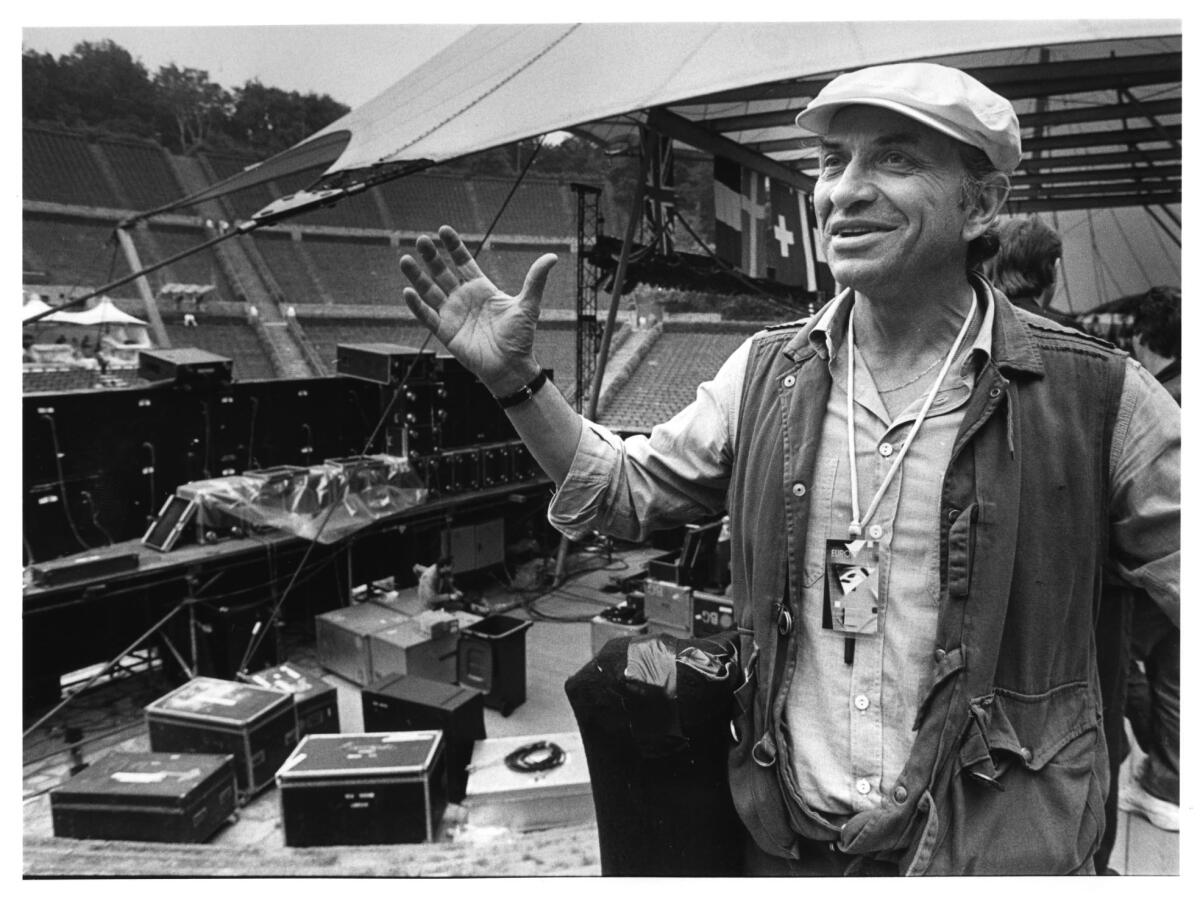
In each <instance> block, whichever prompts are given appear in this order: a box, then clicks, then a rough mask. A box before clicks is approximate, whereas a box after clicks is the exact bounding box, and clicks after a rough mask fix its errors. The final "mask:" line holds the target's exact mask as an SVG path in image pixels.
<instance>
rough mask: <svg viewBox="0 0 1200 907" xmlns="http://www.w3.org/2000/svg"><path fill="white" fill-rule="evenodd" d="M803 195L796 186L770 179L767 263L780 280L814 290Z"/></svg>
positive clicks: (809, 238)
mask: <svg viewBox="0 0 1200 907" xmlns="http://www.w3.org/2000/svg"><path fill="white" fill-rule="evenodd" d="M805 227H806V223H805V220H804V217H803V203H802V195H801V193H800V192H798V191H797V190H796V189H794V188H793V187H791V186H789V185H787V184H786V183H783V182H781V181H780V180H771V213H770V221H769V223H768V224H767V252H768V254H767V264H768V267H770V268H771V269H772V270H773V272H774V277H775V279H776V280H777V281H779V282H780V283H783V284H787V285H788V286H793V287H805V288H807V289H811V288H812V286H813V285H815V275H814V276H811V277H810V272H811V270H812V265H811V262H812V250H811V245H812V242H811V236H808V235H806V231H805Z"/></svg>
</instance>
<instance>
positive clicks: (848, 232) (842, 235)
mask: <svg viewBox="0 0 1200 907" xmlns="http://www.w3.org/2000/svg"><path fill="white" fill-rule="evenodd" d="M889 229H890V228H889V227H886V226H883V225H882V224H842V225H839V226H836V227H831V228H830V230H829V235H830V238H832V239H854V238H855V237H859V236H871V235H873V234H876V233H886V232H888V230H889Z"/></svg>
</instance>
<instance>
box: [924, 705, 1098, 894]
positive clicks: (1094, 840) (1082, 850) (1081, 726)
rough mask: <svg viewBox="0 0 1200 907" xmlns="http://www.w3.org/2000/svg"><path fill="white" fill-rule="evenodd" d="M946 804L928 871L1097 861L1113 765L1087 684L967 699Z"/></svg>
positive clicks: (1046, 871)
mask: <svg viewBox="0 0 1200 907" xmlns="http://www.w3.org/2000/svg"><path fill="white" fill-rule="evenodd" d="M970 709H971V718H970V720H969V721H968V723H967V728H966V731H965V732H964V734H963V738H962V740H961V743H960V749H959V753H958V758H957V760H954V761H952V762H951V763H950V764H949V765H948V767H947V770H949V771H952V772H954V775H953V777H952V778H951V779H950V782H949V785H948V789H947V795H946V802H945V804H944V805H941V804H940V806H941V808H940V809H939V818H940V824H941V826H942V828H944V829H945V837H944V839H943V841H942V843H941V845H940V846H939V847H938V848H937V850H936V852H935V853H933V854H932V856H931V859H930V862H929V865H928V869H927V871H928V872H930V873H963V874H985V875H986V874H1031V875H1059V874H1065V873H1071V872H1075V871H1076V870H1078V869H1079V867H1080V866H1082V865H1083V864H1084V863H1085V862H1086V861H1088V860H1090V859H1091V857H1092V854H1093V853H1094V852H1095V849H1096V846H1097V845H1098V844H1099V841H1100V836H1101V835H1102V834H1103V832H1104V818H1103V816H1104V796H1105V792H1106V791H1107V788H1108V777H1107V776H1108V768H1107V762H1106V755H1105V751H1104V740H1103V734H1102V731H1101V730H1100V727H1099V716H1098V709H1097V708H1096V704H1095V702H1094V700H1093V697H1092V694H1091V692H1090V690H1089V688H1088V685H1087V683H1085V682H1080V683H1072V684H1066V685H1063V686H1060V687H1056V688H1054V689H1052V690H1050V691H1048V692H1046V693H1043V694H1039V695H1029V694H1022V693H1015V692H1011V691H1008V690H996V691H994V692H993V693H992V694H989V695H987V696H982V697H979V698H977V699H974V700H971V702H970Z"/></svg>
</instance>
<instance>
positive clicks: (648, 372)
mask: <svg viewBox="0 0 1200 907" xmlns="http://www.w3.org/2000/svg"><path fill="white" fill-rule="evenodd" d="M760 327H761V325H752V324H742V323H738V322H716V323H696V322H688V321H667V322H666V323H665V324H664V325H663V333H662V336H661V337H659V339H658V342H657V343H655V344H654V347H653V348H652V349H651V350H650V352H649V353H648V354H647V355H646V357H645V358H644V359H643V360H642V361H641V363H640V364H639V365H638V367H637V368H636V369H635V370H634V372H633V374H632V375H631V376H630V378H629V380H628V381H627V382H626V384H625V385H624V387H623V388H622V389H621V390H620V391H619V392H618V393H617V396H616V399H615V400H613V401H612V402H611V403H610V404H609V405H608V406H606V407H605V408H604V410H603V411H602V412H601V413H600V414H599V416H600V420H601V421H602V422H603V423H604V424H605V425H608V426H611V427H613V428H617V429H621V430H627V431H648V430H649V429H650V428H652V427H653V426H654V425H656V424H657V423H659V422H662V421H665V420H666V419H669V418H670V417H671V416H673V415H675V413H677V412H679V411H680V410H681V409H683V408H684V407H685V406H687V405H688V404H689V403H691V402H692V400H694V399H695V397H696V388H697V387H698V386H699V385H700V383H701V382H703V381H707V380H708V379H709V378H711V377H712V376H713V375H715V374H716V373H717V369H719V368H720V367H721V363H722V362H724V361H725V360H726V359H727V358H728V357H729V355H730V354H731V353H732V352H733V351H734V350H735V349H737V348H738V346H739V345H740V344H741V343H742V341H744V340H745V339H746V338H747V337H749V336H750V335H751V334H752V333H753V332H754V331H756V330H758V329H759V328H760Z"/></svg>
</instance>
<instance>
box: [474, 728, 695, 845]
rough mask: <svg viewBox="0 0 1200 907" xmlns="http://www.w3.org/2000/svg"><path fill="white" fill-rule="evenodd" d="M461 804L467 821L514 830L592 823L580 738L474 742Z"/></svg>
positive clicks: (572, 735)
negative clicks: (464, 795) (464, 793)
mask: <svg viewBox="0 0 1200 907" xmlns="http://www.w3.org/2000/svg"><path fill="white" fill-rule="evenodd" d="M463 805H464V806H466V808H467V815H468V821H469V822H470V824H471V825H476V826H502V827H505V828H510V829H513V830H515V831H534V830H537V829H542V828H555V827H558V826H562V825H582V824H587V823H589V822H594V821H596V809H595V806H594V805H593V803H592V784H591V779H590V777H589V776H588V766H587V758H586V757H585V755H584V752H583V741H582V739H581V738H580V736H579V734H578V733H554V734H535V735H532V736H523V737H493V738H491V739H490V740H480V741H478V742H477V743H476V744H475V748H474V752H473V753H472V755H471V768H470V774H469V775H468V778H467V799H466V800H465V801H464V804H463ZM680 820H681V821H687V819H686V817H681V819H680Z"/></svg>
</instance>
